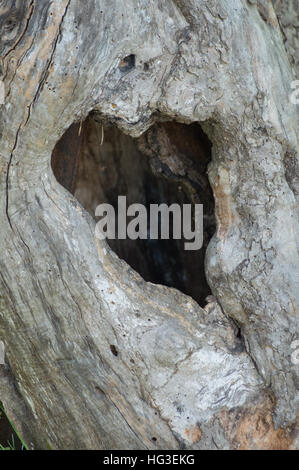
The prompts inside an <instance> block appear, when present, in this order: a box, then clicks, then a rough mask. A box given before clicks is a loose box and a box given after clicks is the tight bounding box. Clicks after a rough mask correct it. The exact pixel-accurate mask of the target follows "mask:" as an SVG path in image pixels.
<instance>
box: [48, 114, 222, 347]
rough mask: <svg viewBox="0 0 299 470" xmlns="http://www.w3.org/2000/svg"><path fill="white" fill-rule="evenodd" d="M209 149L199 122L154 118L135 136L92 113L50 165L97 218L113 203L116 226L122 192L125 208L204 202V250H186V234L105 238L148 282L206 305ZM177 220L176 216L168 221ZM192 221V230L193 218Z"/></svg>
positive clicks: (211, 211) (211, 215) (211, 214)
mask: <svg viewBox="0 0 299 470" xmlns="http://www.w3.org/2000/svg"><path fill="white" fill-rule="evenodd" d="M103 135H104V141H103ZM211 149H212V144H211V142H210V141H209V139H208V137H207V136H206V134H205V133H204V132H203V130H202V129H201V127H200V125H199V124H197V123H194V124H190V125H185V124H179V123H177V122H174V121H171V122H161V123H156V124H155V125H153V126H152V127H151V128H150V129H149V130H148V131H147V132H146V133H145V134H143V135H142V136H141V137H139V138H137V139H134V138H132V137H130V136H128V135H125V134H124V133H122V132H121V131H120V130H119V129H118V128H117V127H116V126H115V125H113V124H111V125H110V124H105V126H104V127H103V123H102V122H98V117H97V116H96V115H95V114H91V115H90V116H89V117H88V118H87V119H86V121H85V122H84V123H83V124H82V125H80V124H73V125H72V126H71V127H70V128H69V129H68V130H67V131H66V133H65V135H64V136H63V137H62V139H61V140H60V141H59V142H58V143H57V145H56V147H55V149H54V151H53V155H52V168H53V172H54V175H55V176H56V179H57V181H58V182H59V183H60V184H61V185H62V186H64V187H65V188H66V189H68V190H69V191H70V192H71V193H72V194H74V195H75V197H76V198H77V199H78V201H79V202H80V203H81V204H82V205H83V207H84V208H85V209H86V210H88V211H89V212H90V214H91V215H92V216H93V217H95V209H96V207H97V206H98V205H99V204H102V203H108V204H111V205H112V206H113V208H114V209H115V213H116V225H117V209H118V196H120V195H121V196H126V198H127V200H126V202H127V207H129V206H130V205H131V204H135V203H138V204H143V205H144V207H145V208H147V210H148V211H149V209H150V205H151V204H159V205H160V204H167V206H168V207H169V206H171V204H179V206H180V207H182V206H183V205H184V204H191V206H192V205H193V206H194V204H203V245H202V248H201V249H199V250H195V251H187V250H185V243H186V241H187V240H186V239H184V238H182V239H178V240H174V239H171V238H170V239H169V240H161V239H158V240H155V239H150V238H148V239H145V240H141V239H137V240H131V239H128V238H127V239H125V240H120V239H115V240H109V239H108V240H107V242H108V244H109V246H110V247H111V248H112V250H113V251H114V252H115V253H116V254H117V255H118V256H119V257H120V258H122V259H124V260H125V261H126V262H127V263H128V264H129V265H130V266H131V267H132V268H133V269H134V270H135V271H137V272H138V273H139V274H140V275H141V276H142V277H143V278H144V279H145V281H149V282H153V283H155V284H163V285H166V286H169V287H174V288H176V289H178V290H180V291H181V292H183V293H185V294H188V295H190V296H191V297H193V299H194V300H196V301H197V302H198V303H199V305H201V306H204V305H205V303H206V298H207V297H208V296H209V295H210V294H211V291H210V288H209V286H208V283H207V280H206V277H205V252H206V248H207V246H208V243H209V241H210V239H211V237H212V235H213V234H214V232H215V229H216V221H215V208H214V198H213V193H212V190H211V187H210V185H209V181H208V176H207V166H208V164H209V162H210V160H211ZM193 219H194V217H193ZM96 220H98V219H97V218H96ZM130 220H131V219H130V218H128V221H130ZM172 220H173V219H172V217H171V216H170V219H169V221H170V226H171V222H172ZM192 224H193V228H194V220H192ZM116 233H117V226H116ZM170 235H171V233H170ZM112 352H113V351H112Z"/></svg>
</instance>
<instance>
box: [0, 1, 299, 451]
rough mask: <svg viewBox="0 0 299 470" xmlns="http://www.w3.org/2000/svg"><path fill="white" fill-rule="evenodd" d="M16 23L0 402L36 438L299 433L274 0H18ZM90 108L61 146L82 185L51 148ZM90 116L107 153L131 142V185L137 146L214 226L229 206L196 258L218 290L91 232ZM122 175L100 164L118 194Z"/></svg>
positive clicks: (4, 212)
mask: <svg viewBox="0 0 299 470" xmlns="http://www.w3.org/2000/svg"><path fill="white" fill-rule="evenodd" d="M276 3H279V2H276ZM281 24H282V26H283V21H282V19H281ZM0 27H1V40H0V41H1V74H2V75H1V77H0V78H2V80H3V81H4V84H5V103H4V105H2V106H1V118H0V138H1V154H0V170H1V171H0V195H1V206H0V218H1V232H0V237H1V256H0V283H1V284H0V286H1V290H0V339H1V340H2V341H3V342H4V344H5V366H1V365H0V399H1V401H2V402H3V404H4V407H5V409H6V411H7V413H8V415H9V417H10V418H11V420H12V421H13V422H14V423H15V425H16V427H17V428H18V429H19V430H20V433H21V434H22V435H23V436H24V439H25V441H26V442H27V443H28V444H29V445H31V446H32V447H34V448H42V449H46V448H52V449H62V448H64V449H180V448H187V449H206V448H209V449H214V448H215V449H216V448H217V449H219V448H220V449H230V448H247V449H255V448H260V449H261V448H263V449H270V448H279V449H286V448H295V447H296V446H298V437H297V434H296V415H297V412H298V393H297V387H298V364H297V362H298V361H297V360H296V358H295V360H294V352H295V353H296V352H297V351H296V350H295V351H294V345H295V346H296V344H297V343H296V341H297V340H298V292H299V289H298V252H297V248H296V237H297V236H298V202H297V199H298V192H299V188H298V180H296V172H295V171H294V169H295V168H296V165H297V164H298V153H297V129H296V123H297V122H296V112H297V108H296V105H294V104H292V103H291V102H290V98H289V97H290V94H291V93H292V88H291V83H292V81H293V80H294V72H293V71H292V66H291V65H290V61H289V59H288V55H287V52H286V49H285V47H284V37H283V35H282V32H281V29H280V26H279V23H278V21H277V17H276V15H275V12H274V10H273V7H272V4H271V2H268V1H266V0H263V1H261V2H257V1H252V0H250V1H249V0H248V1H245V0H242V1H240V0H221V1H217V2H216V1H203V0H201V1H200V0H162V1H152V0H151V1H148V0H127V1H126V2H120V1H116V0H88V1H87V2H81V1H79V0H60V1H58V0H54V1H50V0H39V1H36V0H27V1H21V0H9V1H6V2H4V1H0ZM285 34H286V33H285ZM289 37H290V38H293V35H292V34H291V33H290V35H289ZM290 44H294V42H292V39H289V40H288V44H287V47H288V53H289V57H290V58H292V57H294V56H293V55H292V46H290ZM293 64H295V61H293ZM87 118H88V119H87ZM86 119H87V121H86ZM170 121H172V123H169V124H168V122H170ZM74 122H75V123H77V124H76V126H77V127H75V131H74V128H72V129H73V136H72V138H71V141H70V145H69V147H63V146H62V151H61V152H62V153H60V154H58V153H57V147H56V152H54V155H53V169H54V171H55V169H56V172H55V174H56V176H57V179H58V180H59V175H60V182H61V183H64V186H65V188H67V189H68V190H69V191H68V190H67V189H65V188H63V187H62V185H60V184H59V183H58V182H57V180H56V178H55V176H54V174H53V171H52V168H51V155H52V152H53V149H54V147H55V145H56V144H57V142H58V141H59V140H60V138H61V137H62V136H63V134H64V133H65V131H66V130H67V129H69V128H70V126H71V125H72V124H73V123H74ZM84 122H85V124H83V123H84ZM88 122H89V125H91V126H92V125H95V124H94V123H95V122H97V123H98V124H97V125H98V126H100V127H99V133H100V135H101V129H104V142H105V132H106V131H107V135H106V138H107V139H108V140H106V144H105V145H106V147H105V148H106V150H107V149H108V150H109V148H108V147H107V145H108V144H107V142H108V143H109V142H113V137H111V135H112V136H113V135H114V134H113V132H115V133H116V134H115V135H117V139H118V140H117V142H123V141H124V142H125V144H124V146H125V147H124V148H126V146H127V145H128V146H130V145H132V147H128V149H129V150H127V151H124V152H123V154H124V155H125V156H124V160H122V162H124V163H123V166H122V169H123V170H122V171H123V172H122V173H121V172H120V170H119V168H120V166H119V168H118V167H117V168H116V172H118V173H119V174H121V181H125V180H124V174H127V173H126V169H127V167H128V165H129V161H130V160H129V157H128V158H127V157H126V155H127V154H128V153H129V152H130V151H131V150H130V149H131V148H133V146H134V145H137V146H138V148H139V150H138V152H139V153H138V155H140V152H141V153H142V155H145V156H147V158H148V162H147V163H146V162H145V163H144V165H150V166H151V167H152V169H153V168H154V170H153V174H154V173H155V171H156V172H158V173H159V171H158V170H157V168H158V169H159V168H160V170H161V171H162V170H163V171H164V170H165V172H166V173H167V175H168V177H167V178H168V179H169V181H170V184H172V185H173V184H174V183H173V182H174V181H175V182H176V184H181V185H183V187H184V188H185V187H186V188H187V187H188V188H189V189H188V190H187V189H186V194H187V195H188V197H189V200H192V197H193V196H194V198H195V199H194V200H197V199H196V198H199V199H198V200H200V201H203V203H204V211H205V207H206V208H207V210H208V212H207V216H208V219H207V220H208V223H207V227H209V229H208V228H207V231H206V234H208V232H209V230H210V231H211V230H212V228H213V223H214V222H213V220H216V226H217V227H216V231H215V233H214V235H213V237H212V239H211V240H210V241H209V238H210V236H209V237H208V235H207V237H208V238H207V239H206V245H207V244H208V241H209V244H208V247H207V249H206V252H205V258H203V254H202V253H203V252H202V253H201V254H200V255H198V258H194V261H193V263H192V262H186V264H185V265H183V263H182V266H183V268H182V269H185V271H186V273H187V274H188V273H189V274H190V273H192V275H190V279H191V280H190V282H189V281H187V283H186V286H185V287H186V289H185V290H184V289H182V290H184V292H185V291H186V293H187V294H188V293H191V295H192V296H193V297H194V298H196V300H198V302H199V303H201V305H202V306H200V305H199V304H198V303H197V302H196V301H195V300H193V299H192V298H191V297H189V296H188V295H185V294H184V293H182V292H180V291H178V290H176V289H173V288H170V287H167V286H163V285H160V284H153V283H151V282H146V280H144V279H143V278H142V277H141V276H140V275H139V274H138V273H137V272H135V271H134V270H133V269H132V268H130V266H129V265H128V264H127V263H126V262H125V261H123V260H121V259H120V258H119V257H118V256H117V255H116V254H115V253H114V252H113V250H112V249H111V247H109V246H108V244H107V243H106V242H105V241H100V240H98V239H97V238H96V237H95V224H96V221H95V220H94V219H93V217H92V216H91V214H90V213H89V212H88V210H90V212H92V211H93V209H94V206H93V200H92V201H91V200H90V196H88V194H87V193H86V192H84V191H83V192H82V191H81V192H80V191H79V188H80V182H81V189H82V187H83V186H82V184H83V183H82V181H83V180H84V171H85V170H84V161H86V160H81V161H80V159H79V163H78V158H77V157H78V155H79V154H81V156H80V158H83V157H82V152H83V153H84V152H85V153H86V151H87V150H86V149H87V147H86V146H84V139H85V138H86V132H87V130H86V126H87V124H86V123H88ZM80 123H81V124H80ZM90 123H91V124H90ZM92 123H93V124H92ZM111 126H112V127H111ZM171 126H179V127H178V128H177V129H180V131H178V136H179V138H177V139H176V131H175V130H173V129H176V128H173V127H171ZM180 126H182V127H180ZM190 126H191V127H190ZM192 126H193V127H192ZM194 126H197V127H196V128H197V129H198V133H196V132H197V131H196V132H195V131H194V132H195V134H196V137H194V136H195V134H194V132H193V129H194ZM109 129H110V130H109ZM111 129H112V130H111ZM113 129H114V130H113ZM81 132H82V135H81ZM109 132H110V140H109ZM180 132H182V133H180ZM119 134H121V135H119ZM124 134H125V135H124ZM122 136H123V137H122ZM128 136H129V137H128ZM184 138H185V139H186V142H185V144H184V145H182V141H183V140H184ZM127 139H130V140H127ZM192 139H195V140H196V139H198V140H196V143H195V144H194V145H195V146H194V148H195V150H194V152H195V158H193V156H192V155H193V154H192V148H193V147H192V148H191V144H190V145H189V144H188V143H189V142H191V141H192V142H193V140H192ZM100 140H102V138H101V137H100ZM82 141H83V143H82ZM208 141H209V142H210V143H211V145H212V156H211V162H210V163H209V166H208V176H209V182H210V185H211V187H212V191H213V195H214V200H215V214H214V205H213V204H214V203H213V198H212V196H211V195H209V194H210V193H209V191H210V189H209V185H208V182H207V180H206V178H205V165H206V164H207V163H208V160H206V158H207V153H206V152H207V151H208V150H205V149H207V148H208V147H205V144H204V142H208ZM165 142H166V143H165ZM101 143H102V142H99V145H100V144H101ZM162 143H163V145H162ZM164 143H165V146H164ZM111 145H112V144H111ZM192 145H193V144H192ZM197 145H198V146H199V147H200V148H202V153H200V152H201V151H200V149H199V148H198V160H200V162H201V163H199V162H197V161H196V152H197V147H196V146H197ZM82 148H83V150H82ZM93 148H97V145H95V146H93ZM103 148H104V147H103ZM134 148H135V147H134ZM78 149H79V150H78ZM80 149H81V150H80ZM84 149H85V150H84ZM188 149H189V150H188ZM106 150H105V151H106ZM108 150H107V151H108ZM64 151H65V152H66V153H67V154H68V160H67V159H64V156H63V155H64ZM103 152H104V150H103ZM136 152H137V150H136ZM188 152H189V153H188ZM57 155H58V156H57ZM70 155H71V157H70ZM89 155H90V153H89ZM103 155H104V153H103ZM105 155H107V153H106V154H105ZM136 155H137V153H136ZM55 158H56V159H55ZM96 158H97V157H95V160H94V161H93V164H94V163H95V164H96V162H97V160H96ZM103 158H104V157H103ZM136 158H137V157H136ZM138 158H139V157H138ZM140 159H141V157H140ZM107 161H108V160H107ZM140 161H141V160H140ZM117 162H120V163H119V165H121V161H120V160H117ZM190 162H191V163H190ZM82 165H83V166H82ZM117 165H118V163H116V166H117ZM140 165H141V164H140ZM200 165H202V166H200ZM58 167H59V168H60V169H59V168H58ZM95 168H96V167H95ZM111 168H112V166H111V167H110V170H109V171H111ZM149 168H150V167H147V170H146V171H149ZM194 168H195V170H196V171H195V170H194ZM200 168H202V170H200ZM193 170H194V171H193ZM140 171H141V170H140ZM142 171H143V170H142ZM144 171H145V170H144ZM142 174H143V173H142ZM76 175H77V176H78V175H79V176H78V178H79V179H77V180H76V181H77V182H76V181H75V179H76ZM160 176H162V177H163V175H160ZM164 176H165V175H164ZM82 178H83V179H82ZM167 178H166V179H167ZM164 179H165V178H164ZM126 181H129V180H126ZM150 181H152V180H151V179H150ZM153 181H154V180H153ZM109 184H110V183H108V182H107V180H105V173H104V175H103V176H102V177H101V185H102V186H101V188H100V191H101V195H102V198H103V199H105V198H106V200H107V197H108V195H109V197H113V195H114V196H115V194H114V192H111V191H110V193H109V191H108V190H109V188H110V186H109ZM153 184H154V183H153ZM163 184H164V183H162V182H160V183H159V185H158V186H157V187H159V188H162V186H163ZM84 187H85V188H87V187H88V186H87V185H86V184H85V186H84ZM115 188H116V187H115ZM163 188H164V186H163ZM172 188H173V189H172V190H171V194H174V195H175V192H176V190H175V186H172ZM190 188H191V189H190ZM83 189H84V188H83ZM137 189H138V188H137ZM137 189H136V192H139V194H141V193H142V185H141V186H140V187H139V189H138V191H137ZM189 190H190V191H191V192H192V194H193V196H192V197H191V196H190V194H191V192H190V191H189ZM72 191H73V192H75V195H72V194H71V192H72ZM115 191H116V189H115ZM161 191H162V190H161ZM108 193H109V194H108ZM112 193H113V194H112ZM86 194H87V195H86ZM111 194H112V196H111ZM142 194H143V193H142ZM211 194H212V193H211ZM75 196H77V198H76V197H75ZM92 197H95V196H92ZM186 197H187V196H186ZM296 198H297V199H296ZM78 199H79V201H80V202H81V204H80V202H79V201H78ZM88 201H89V202H88ZM83 205H84V206H85V208H86V209H88V210H85V208H83ZM214 216H215V217H214ZM112 248H113V249H114V250H115V251H116V252H117V247H116V246H112ZM138 250H139V252H140V253H141V255H144V253H143V252H142V249H137V251H138ZM125 251H127V248H126V249H125ZM121 254H122V252H121V248H120V256H121ZM139 260H140V258H139ZM132 263H133V261H132ZM133 264H134V263H133ZM140 264H143V265H144V266H145V265H146V266H147V267H150V261H149V262H148V263H147V264H146V263H140ZM204 264H205V273H206V279H207V281H206V280H205V276H204V274H203V272H204ZM148 275H149V274H148ZM143 276H144V277H145V279H146V273H143ZM195 276H198V277H195ZM187 279H188V278H187ZM196 282H197V283H198V284H197V285H196ZM193 283H195V284H193ZM165 284H166V283H165ZM191 284H192V286H191ZM188 285H189V287H190V286H191V287H190V290H188ZM175 286H176V285H175ZM197 286H198V288H197ZM196 293H197V294H198V296H197V297H198V298H197V297H196ZM207 293H211V294H212V296H209V297H208V300H209V302H208V303H207V305H205V306H204V303H203V299H204V296H205V294H207ZM292 358H293V359H292Z"/></svg>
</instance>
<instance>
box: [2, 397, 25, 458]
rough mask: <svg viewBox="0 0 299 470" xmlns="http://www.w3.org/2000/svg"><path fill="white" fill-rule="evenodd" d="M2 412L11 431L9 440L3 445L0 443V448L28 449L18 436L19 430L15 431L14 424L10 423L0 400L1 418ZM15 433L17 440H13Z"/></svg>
mask: <svg viewBox="0 0 299 470" xmlns="http://www.w3.org/2000/svg"><path fill="white" fill-rule="evenodd" d="M2 414H4V415H5V417H6V419H7V420H8V422H9V424H10V427H11V429H12V431H13V433H12V434H11V438H10V440H9V441H8V442H7V443H6V444H5V445H3V444H0V450H19V449H21V450H29V448H28V446H27V445H26V443H25V442H24V440H23V439H22V437H21V436H20V434H19V432H18V431H17V429H16V427H15V425H14V424H13V423H12V421H11V420H10V419H9V417H8V416H7V414H6V413H5V411H4V408H3V405H2V403H1V402H0V419H1V416H2ZM15 435H16V437H17V439H18V441H19V442H16V441H15Z"/></svg>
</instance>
